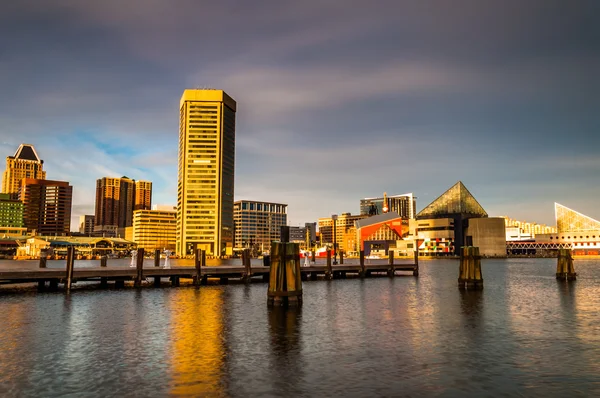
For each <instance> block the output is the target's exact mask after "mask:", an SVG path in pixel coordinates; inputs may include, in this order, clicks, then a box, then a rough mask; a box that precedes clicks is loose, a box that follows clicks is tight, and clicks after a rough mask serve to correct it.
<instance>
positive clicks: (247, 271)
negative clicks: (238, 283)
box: [242, 249, 252, 283]
mask: <svg viewBox="0 0 600 398" xmlns="http://www.w3.org/2000/svg"><path fill="white" fill-rule="evenodd" d="M251 260H252V259H251V258H250V249H244V251H242V264H243V265H244V275H243V276H242V280H243V281H244V282H245V283H248V282H250V279H251V278H252V266H251Z"/></svg>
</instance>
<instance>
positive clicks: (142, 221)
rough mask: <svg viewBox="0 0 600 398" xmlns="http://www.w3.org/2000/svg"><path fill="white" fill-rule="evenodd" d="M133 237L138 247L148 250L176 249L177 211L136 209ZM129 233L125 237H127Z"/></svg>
mask: <svg viewBox="0 0 600 398" xmlns="http://www.w3.org/2000/svg"><path fill="white" fill-rule="evenodd" d="M132 229H133V237H132V240H133V242H135V243H136V244H137V247H142V248H144V249H145V250H147V251H154V250H156V249H159V250H161V251H164V250H166V249H168V250H170V251H174V250H175V245H176V240H177V211H176V210H174V209H173V208H172V206H171V210H135V211H134V212H133V228H132ZM127 238H128V236H127V234H126V235H125V239H127Z"/></svg>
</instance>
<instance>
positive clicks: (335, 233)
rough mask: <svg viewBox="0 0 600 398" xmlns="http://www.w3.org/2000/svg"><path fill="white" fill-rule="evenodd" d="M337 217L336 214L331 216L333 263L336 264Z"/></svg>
mask: <svg viewBox="0 0 600 398" xmlns="http://www.w3.org/2000/svg"><path fill="white" fill-rule="evenodd" d="M337 218H338V216H337V214H333V215H332V216H331V220H332V221H333V265H337V243H336V239H337Z"/></svg>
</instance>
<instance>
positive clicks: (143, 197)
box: [133, 180, 152, 210]
mask: <svg viewBox="0 0 600 398" xmlns="http://www.w3.org/2000/svg"><path fill="white" fill-rule="evenodd" d="M151 208H152V183H151V182H150V181H142V180H140V181H136V182H135V202H134V204H133V210H150V209H151Z"/></svg>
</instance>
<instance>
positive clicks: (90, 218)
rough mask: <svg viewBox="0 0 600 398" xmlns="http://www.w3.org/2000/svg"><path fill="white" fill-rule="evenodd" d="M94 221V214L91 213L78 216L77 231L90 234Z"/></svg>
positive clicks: (92, 230)
mask: <svg viewBox="0 0 600 398" xmlns="http://www.w3.org/2000/svg"><path fill="white" fill-rule="evenodd" d="M94 223H95V216H94V215H93V214H86V215H83V216H79V233H80V234H84V235H91V234H92V233H93V232H94Z"/></svg>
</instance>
